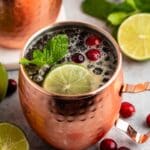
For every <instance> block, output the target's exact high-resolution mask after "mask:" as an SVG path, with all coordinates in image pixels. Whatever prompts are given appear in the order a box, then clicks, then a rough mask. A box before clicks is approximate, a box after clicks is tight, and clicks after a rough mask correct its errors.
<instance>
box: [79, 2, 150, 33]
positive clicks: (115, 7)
mask: <svg viewBox="0 0 150 150" xmlns="http://www.w3.org/2000/svg"><path fill="white" fill-rule="evenodd" d="M82 10H83V11H84V12H85V13H87V14H89V15H91V16H94V17H96V18H99V19H102V20H104V21H106V22H107V23H108V24H110V25H111V26H112V27H113V28H114V29H115V31H116V28H118V27H119V26H120V24H121V23H122V22H123V21H124V20H125V19H126V18H127V17H129V16H131V15H133V14H136V13H139V12H150V1H149V0H123V1H121V2H119V3H116V2H110V1H109V0H84V1H83V3H82Z"/></svg>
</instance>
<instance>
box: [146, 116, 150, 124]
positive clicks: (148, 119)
mask: <svg viewBox="0 0 150 150" xmlns="http://www.w3.org/2000/svg"><path fill="white" fill-rule="evenodd" d="M146 124H147V125H148V127H150V114H148V116H147V117H146Z"/></svg>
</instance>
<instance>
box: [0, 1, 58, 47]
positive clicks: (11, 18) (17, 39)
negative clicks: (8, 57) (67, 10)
mask: <svg viewBox="0 0 150 150" xmlns="http://www.w3.org/2000/svg"><path fill="white" fill-rule="evenodd" d="M60 6H61V0H0V46H3V47H7V48H23V46H24V44H25V42H26V40H27V39H28V38H29V37H30V36H31V35H32V34H33V33H34V32H36V31H38V30H39V29H41V28H43V27H45V26H48V25H50V24H51V23H53V22H54V21H55V19H56V17H57V15H58V12H59V9H60Z"/></svg>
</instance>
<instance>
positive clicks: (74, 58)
mask: <svg viewBox="0 0 150 150" xmlns="http://www.w3.org/2000/svg"><path fill="white" fill-rule="evenodd" d="M71 60H72V61H74V62H75V63H82V62H84V56H83V55H82V54H80V53H75V54H73V55H72V56H71Z"/></svg>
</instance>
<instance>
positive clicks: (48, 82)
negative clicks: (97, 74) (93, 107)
mask: <svg viewBox="0 0 150 150" xmlns="http://www.w3.org/2000/svg"><path fill="white" fill-rule="evenodd" d="M93 82H94V79H93V77H92V75H91V73H90V72H89V71H88V70H87V69H86V68H84V67H82V66H79V65H75V64H64V65H61V66H59V67H57V68H55V69H54V70H52V71H50V72H49V73H48V75H47V77H46V78H45V80H44V83H43V88H44V89H45V90H47V91H48V92H53V93H58V94H65V95H74V94H83V93H87V92H90V91H91V90H93V87H92V86H93Z"/></svg>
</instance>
